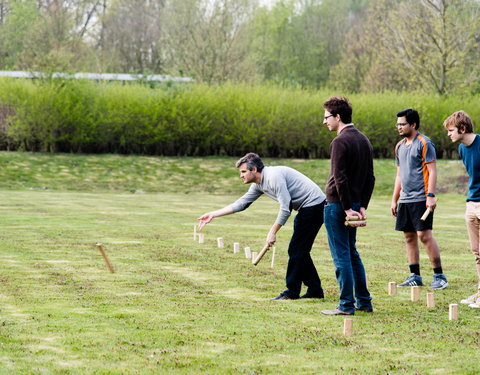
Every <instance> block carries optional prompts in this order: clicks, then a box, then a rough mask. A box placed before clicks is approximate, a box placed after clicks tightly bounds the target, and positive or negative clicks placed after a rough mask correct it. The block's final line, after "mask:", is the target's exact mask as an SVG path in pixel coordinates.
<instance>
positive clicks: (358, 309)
mask: <svg viewBox="0 0 480 375" xmlns="http://www.w3.org/2000/svg"><path fill="white" fill-rule="evenodd" d="M355 311H361V312H366V313H372V312H373V309H360V308H358V307H357V306H355Z"/></svg>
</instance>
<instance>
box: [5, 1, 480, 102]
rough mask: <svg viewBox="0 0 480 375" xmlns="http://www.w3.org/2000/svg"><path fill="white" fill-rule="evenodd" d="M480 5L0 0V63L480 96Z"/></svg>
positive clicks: (217, 80)
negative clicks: (477, 94) (479, 43)
mask: <svg viewBox="0 0 480 375" xmlns="http://www.w3.org/2000/svg"><path fill="white" fill-rule="evenodd" d="M266 4H269V6H265V5H266ZM262 5H264V6H262ZM479 14H480V2H479V1H478V0H149V1H145V0H62V1H60V0H0V70H24V71H41V72H56V71H61V72H92V73H95V72H96V73H142V74H152V73H154V74H169V75H172V76H179V75H180V76H189V77H193V78H194V79H195V80H196V81H197V82H204V83H209V84H212V83H224V82H232V81H233V82H237V83H238V82H242V83H246V82H248V83H250V84H264V83H269V84H270V83H275V84H279V85H282V86H284V87H285V86H288V87H302V88H314V89H318V88H325V87H330V88H335V89H338V90H343V91H348V92H382V91H385V90H395V91H404V90H405V91H420V92H428V93H435V94H441V95H448V94H455V95H458V94H460V93H461V94H476V93H478V92H480V65H479V64H478V61H479V59H480V49H479V48H478V41H479V40H480V17H479V16H478V15H479Z"/></svg>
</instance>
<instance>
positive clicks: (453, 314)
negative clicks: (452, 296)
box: [448, 303, 458, 320]
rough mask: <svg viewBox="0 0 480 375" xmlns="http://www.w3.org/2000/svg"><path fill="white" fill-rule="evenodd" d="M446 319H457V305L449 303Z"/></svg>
mask: <svg viewBox="0 0 480 375" xmlns="http://www.w3.org/2000/svg"><path fill="white" fill-rule="evenodd" d="M448 320H458V305H457V304H456V303H451V304H450V306H449V307H448Z"/></svg>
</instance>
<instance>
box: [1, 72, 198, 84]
mask: <svg viewBox="0 0 480 375" xmlns="http://www.w3.org/2000/svg"><path fill="white" fill-rule="evenodd" d="M0 77H12V78H47V77H51V78H66V79H68V78H71V79H92V80H97V81H102V80H103V81H138V80H142V81H149V82H150V81H156V82H194V79H193V78H190V77H172V76H169V75H160V74H123V73H119V74H116V73H74V74H70V73H49V74H47V73H40V72H24V71H19V70H16V71H4V70H0Z"/></svg>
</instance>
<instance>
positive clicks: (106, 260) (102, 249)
mask: <svg viewBox="0 0 480 375" xmlns="http://www.w3.org/2000/svg"><path fill="white" fill-rule="evenodd" d="M95 246H96V247H97V249H98V251H100V254H102V257H103V260H104V261H105V263H106V265H107V268H108V269H109V271H110V272H111V273H115V269H114V268H113V265H112V263H110V259H108V256H107V253H106V252H105V249H104V248H103V245H102V244H101V243H97V244H96V245H95Z"/></svg>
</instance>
